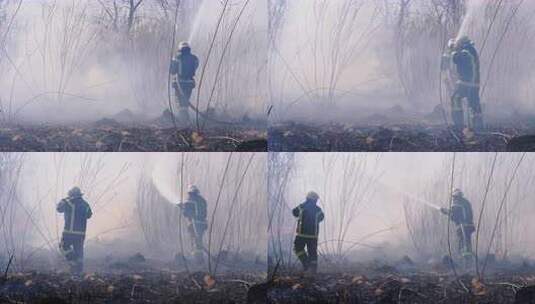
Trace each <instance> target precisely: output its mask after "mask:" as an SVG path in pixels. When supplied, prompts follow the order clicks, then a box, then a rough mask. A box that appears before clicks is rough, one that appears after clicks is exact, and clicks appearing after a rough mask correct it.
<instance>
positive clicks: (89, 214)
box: [86, 204, 93, 219]
mask: <svg viewBox="0 0 535 304" xmlns="http://www.w3.org/2000/svg"><path fill="white" fill-rule="evenodd" d="M86 207H87V212H86V216H87V218H88V219H90V218H91V217H92V216H93V211H92V210H91V207H89V204H87V206H86Z"/></svg>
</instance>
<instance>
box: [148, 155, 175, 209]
mask: <svg viewBox="0 0 535 304" xmlns="http://www.w3.org/2000/svg"><path fill="white" fill-rule="evenodd" d="M176 164H177V162H176V159H169V157H158V158H157V159H153V160H152V170H151V179H152V183H153V184H154V186H155V187H156V189H158V192H160V194H161V195H162V196H163V197H165V198H166V199H167V200H168V201H169V202H171V203H174V204H175V203H179V201H180V194H179V189H180V188H179V185H178V179H177V175H176V174H175V173H176V171H174V170H173V169H172V168H176Z"/></svg>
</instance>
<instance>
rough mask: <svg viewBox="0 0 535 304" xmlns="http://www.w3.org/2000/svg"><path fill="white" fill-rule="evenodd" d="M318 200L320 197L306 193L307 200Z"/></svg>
mask: <svg viewBox="0 0 535 304" xmlns="http://www.w3.org/2000/svg"><path fill="white" fill-rule="evenodd" d="M319 198H320V196H319V195H318V194H317V193H316V192H314V191H310V192H308V193H307V200H312V201H317V200H318V199H319Z"/></svg>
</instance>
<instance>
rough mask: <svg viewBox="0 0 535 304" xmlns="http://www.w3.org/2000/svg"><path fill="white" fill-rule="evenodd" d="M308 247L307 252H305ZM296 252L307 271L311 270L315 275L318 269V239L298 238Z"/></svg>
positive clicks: (295, 242) (296, 238)
mask: <svg viewBox="0 0 535 304" xmlns="http://www.w3.org/2000/svg"><path fill="white" fill-rule="evenodd" d="M305 247H306V250H305ZM294 252H295V255H297V258H298V259H299V261H300V262H301V264H303V269H304V270H305V271H307V270H309V269H310V270H311V271H312V272H313V273H315V272H316V270H317V268H318V239H317V238H306V237H301V236H296V237H295V241H294Z"/></svg>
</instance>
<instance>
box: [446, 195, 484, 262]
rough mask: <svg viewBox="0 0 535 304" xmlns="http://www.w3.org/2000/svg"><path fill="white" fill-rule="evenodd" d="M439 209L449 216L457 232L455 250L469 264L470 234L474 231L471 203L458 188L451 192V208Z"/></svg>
mask: <svg viewBox="0 0 535 304" xmlns="http://www.w3.org/2000/svg"><path fill="white" fill-rule="evenodd" d="M440 211H441V212H442V213H444V214H446V215H448V216H450V218H451V221H452V222H453V223H454V224H455V228H456V232H457V240H458V246H457V250H458V253H459V254H460V256H462V257H463V260H464V261H465V262H466V263H467V264H469V263H471V261H472V234H473V233H474V231H475V228H474V220H473V212H472V204H470V202H469V201H468V200H467V199H466V198H465V197H464V195H463V193H462V191H461V190H459V189H454V190H453V193H452V206H451V209H448V208H441V209H440Z"/></svg>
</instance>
